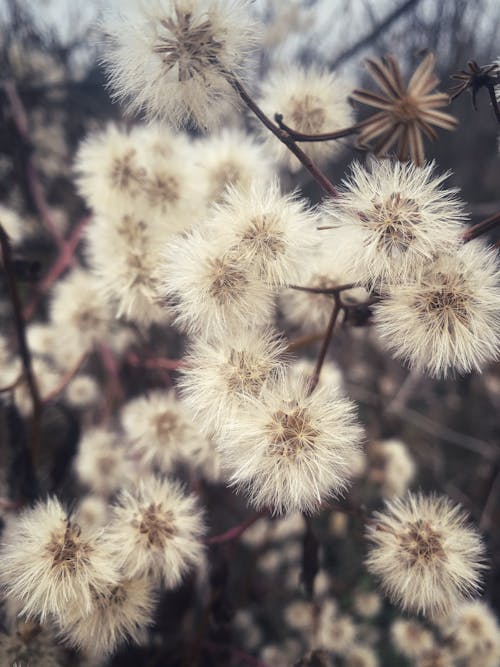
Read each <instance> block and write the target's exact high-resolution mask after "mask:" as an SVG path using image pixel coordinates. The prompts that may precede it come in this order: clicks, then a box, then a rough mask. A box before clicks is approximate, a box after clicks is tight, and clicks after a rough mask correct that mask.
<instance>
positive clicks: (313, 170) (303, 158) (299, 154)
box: [229, 76, 338, 197]
mask: <svg viewBox="0 0 500 667" xmlns="http://www.w3.org/2000/svg"><path fill="white" fill-rule="evenodd" d="M229 83H230V84H231V85H232V86H233V88H234V89H235V91H236V92H237V93H238V95H239V96H240V97H241V99H242V100H243V102H244V103H245V104H246V105H247V107H248V108H249V109H250V111H252V112H253V113H254V114H255V115H256V116H257V118H258V119H259V120H260V122H261V123H262V124H263V125H264V126H265V127H267V129H268V130H269V131H270V132H272V133H273V134H274V136H275V137H276V138H277V139H279V140H280V141H281V143H283V144H285V146H286V147H287V148H288V149H289V150H290V151H291V152H292V153H293V154H294V155H295V157H296V158H297V159H298V160H299V162H301V163H302V164H303V165H304V167H305V168H306V169H307V170H308V171H309V173H310V174H311V175H312V176H313V178H314V180H315V181H316V182H317V183H319V185H321V187H322V188H323V190H324V191H325V192H327V193H328V194H329V195H330V197H337V194H338V193H337V190H336V189H335V186H334V185H333V183H332V182H331V181H330V179H329V178H328V177H327V176H326V175H325V174H324V173H323V172H322V171H321V169H320V168H319V167H318V166H317V165H316V164H315V163H314V162H313V161H312V160H311V158H310V157H309V156H308V155H307V154H306V153H304V151H303V150H302V149H301V148H299V147H298V146H297V144H296V143H295V141H294V139H293V137H291V136H290V134H289V133H288V132H287V131H286V130H283V129H281V128H280V127H278V125H276V124H275V123H273V121H272V120H271V119H270V118H269V117H268V116H266V114H265V113H264V112H263V111H262V109H261V108H260V107H259V105H258V104H257V103H256V102H255V101H254V100H253V99H252V98H251V97H250V95H249V94H248V92H247V91H246V90H245V88H244V87H243V86H242V84H241V83H240V82H239V81H238V80H237V79H235V78H234V77H232V76H230V77H229Z"/></svg>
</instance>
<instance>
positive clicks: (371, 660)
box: [345, 644, 380, 667]
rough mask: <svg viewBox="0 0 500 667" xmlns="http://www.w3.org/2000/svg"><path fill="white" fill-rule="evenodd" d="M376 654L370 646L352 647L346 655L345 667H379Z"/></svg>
mask: <svg viewBox="0 0 500 667" xmlns="http://www.w3.org/2000/svg"><path fill="white" fill-rule="evenodd" d="M379 664H380V663H379V660H378V657H377V654H376V653H375V651H374V650H373V649H372V648H371V647H370V646H363V645H361V644H360V645H358V646H353V647H352V648H351V649H350V650H349V651H348V652H347V655H346V659H345V665H346V667H379Z"/></svg>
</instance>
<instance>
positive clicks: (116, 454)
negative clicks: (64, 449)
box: [75, 428, 133, 496]
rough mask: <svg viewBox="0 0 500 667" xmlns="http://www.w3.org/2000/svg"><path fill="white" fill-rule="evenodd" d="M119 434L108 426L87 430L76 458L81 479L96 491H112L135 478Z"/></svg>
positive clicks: (76, 466) (106, 493)
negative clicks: (106, 427) (109, 429)
mask: <svg viewBox="0 0 500 667" xmlns="http://www.w3.org/2000/svg"><path fill="white" fill-rule="evenodd" d="M125 455H126V450H125V448H124V447H123V446H122V445H120V444H119V442H118V438H117V435H116V434H115V433H114V432H113V431H108V430H107V429H105V428H93V429H90V430H88V431H87V432H85V433H84V434H83V437H82V439H81V441H80V443H79V446H78V454H77V456H76V459H75V470H76V473H77V475H78V477H79V479H80V480H81V481H82V482H83V483H84V484H86V485H87V486H88V487H90V488H91V489H92V490H93V491H94V492H96V493H99V494H102V495H105V496H107V495H112V494H113V493H114V492H115V491H117V490H118V489H119V488H121V487H122V486H124V485H126V484H128V483H129V482H130V480H131V479H132V478H133V466H132V463H131V461H128V460H127V459H126V456H125Z"/></svg>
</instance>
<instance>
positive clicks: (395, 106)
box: [352, 53, 458, 166]
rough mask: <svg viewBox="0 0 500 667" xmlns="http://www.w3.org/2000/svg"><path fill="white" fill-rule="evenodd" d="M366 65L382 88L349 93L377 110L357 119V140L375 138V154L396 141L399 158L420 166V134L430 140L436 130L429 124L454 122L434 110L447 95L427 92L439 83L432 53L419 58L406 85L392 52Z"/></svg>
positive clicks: (447, 126) (449, 127) (452, 125)
mask: <svg viewBox="0 0 500 667" xmlns="http://www.w3.org/2000/svg"><path fill="white" fill-rule="evenodd" d="M367 66H368V69H369V71H370V74H371V75H372V77H373V79H374V80H375V82H376V83H377V85H378V87H379V88H380V90H381V91H382V92H381V93H375V92H371V91H367V90H355V91H354V92H353V93H352V97H353V98H354V99H355V100H358V102H363V104H367V105H369V106H372V107H375V108H376V109H380V111H379V112H378V113H376V114H374V115H373V116H370V117H369V118H367V119H366V120H364V121H362V122H361V123H358V129H359V130H360V132H359V138H358V142H359V144H361V145H366V144H369V143H370V142H371V141H373V140H374V139H378V141H377V143H376V145H375V147H374V149H373V150H374V153H375V154H376V155H385V154H386V153H387V151H388V150H389V149H390V148H391V147H392V146H393V145H394V144H397V155H398V158H399V159H400V160H401V161H405V160H408V158H409V159H410V160H412V161H413V162H415V163H416V164H417V165H419V166H422V165H423V163H424V145H423V139H422V134H425V136H426V137H428V138H429V139H431V140H432V141H434V140H436V139H437V134H436V132H435V130H434V129H433V128H432V125H435V126H437V127H442V128H444V129H445V130H454V129H455V128H456V126H457V122H458V121H457V120H456V118H454V117H453V116H450V114H447V113H444V112H442V111H436V109H438V108H439V107H443V106H446V105H447V104H448V103H449V101H450V98H449V97H448V95H446V94H445V93H439V92H434V93H432V92H431V91H432V90H433V89H434V88H435V87H436V86H437V84H438V83H439V79H438V78H437V76H436V75H435V74H434V73H433V71H432V70H433V67H434V55H433V54H432V53H429V54H428V55H427V56H426V57H425V58H424V59H423V61H422V62H421V63H420V65H419V66H418V67H417V69H416V70H415V72H414V73H413V75H412V77H411V79H410V81H409V83H408V86H407V87H406V88H405V86H404V83H403V78H402V75H401V70H400V68H399V65H398V63H397V61H396V59H395V58H394V57H393V56H386V58H385V59H384V60H383V61H382V60H378V59H375V58H373V59H372V58H370V59H368V60H367Z"/></svg>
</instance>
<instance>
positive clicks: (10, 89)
mask: <svg viewBox="0 0 500 667" xmlns="http://www.w3.org/2000/svg"><path fill="white" fill-rule="evenodd" d="M3 87H4V90H5V95H6V97H7V100H8V102H9V106H10V111H11V114H12V119H13V120H14V124H15V126H16V129H17V132H18V134H19V137H20V138H21V140H22V141H23V143H24V144H25V146H26V148H27V149H28V150H29V151H30V153H31V151H32V149H33V142H32V140H31V136H30V132H29V123H28V116H27V114H26V110H25V108H24V105H23V103H22V100H21V98H20V97H19V94H18V92H17V88H16V84H15V83H14V81H12V80H9V81H5V82H4V84H3ZM26 178H27V181H28V187H29V191H30V194H31V197H32V199H33V203H34V204H35V208H36V210H37V212H38V215H39V216H40V219H41V221H42V224H43V225H44V227H45V228H46V229H47V231H48V232H49V233H50V235H51V236H52V238H53V239H54V241H55V243H56V244H57V246H58V247H59V248H60V247H61V246H62V245H63V239H62V237H61V234H60V232H59V230H58V229H57V225H56V224H55V223H54V220H53V219H52V214H51V212H50V207H49V204H48V202H47V199H46V198H45V193H44V191H43V187H42V183H41V180H40V176H39V174H38V172H37V170H36V168H35V165H34V162H33V158H32V156H31V154H30V155H28V157H27V159H26Z"/></svg>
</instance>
